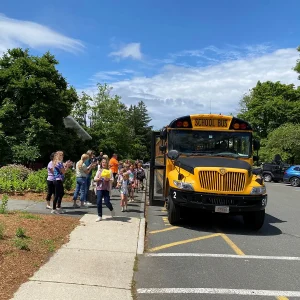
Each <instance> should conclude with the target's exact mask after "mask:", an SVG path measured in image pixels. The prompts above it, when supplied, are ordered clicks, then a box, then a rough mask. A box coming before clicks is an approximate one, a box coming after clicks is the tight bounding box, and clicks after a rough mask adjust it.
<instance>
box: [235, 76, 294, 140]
mask: <svg viewBox="0 0 300 300" xmlns="http://www.w3.org/2000/svg"><path fill="white" fill-rule="evenodd" d="M240 106H241V112H240V113H239V114H238V117H239V118H241V119H244V120H246V121H248V122H250V124H251V125H252V126H253V129H254V130H255V134H256V136H257V137H259V138H261V139H263V138H267V136H268V134H269V133H270V132H272V131H273V130H275V129H276V128H278V127H279V126H281V125H282V124H285V123H300V121H299V114H300V88H297V89H295V86H294V85H293V84H289V85H286V84H282V83H280V82H276V83H274V82H270V81H267V82H264V83H261V82H258V83H257V85H256V87H255V88H253V89H252V90H251V92H250V94H248V95H245V96H244V97H243V99H242V100H241V102H240Z"/></svg>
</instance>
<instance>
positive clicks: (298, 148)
mask: <svg viewBox="0 0 300 300" xmlns="http://www.w3.org/2000/svg"><path fill="white" fill-rule="evenodd" d="M275 154H280V155H281V157H282V159H283V160H284V161H286V162H288V163H291V164H299V163H300V124H291V123H286V124H283V125H282V126H280V127H279V128H277V129H275V130H274V131H272V132H271V133H270V134H269V135H268V139H267V140H265V141H264V147H263V152H262V157H264V158H267V160H268V161H270V160H271V159H273V157H274V156H275Z"/></svg>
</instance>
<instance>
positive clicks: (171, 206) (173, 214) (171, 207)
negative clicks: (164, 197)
mask: <svg viewBox="0 0 300 300" xmlns="http://www.w3.org/2000/svg"><path fill="white" fill-rule="evenodd" d="M168 220H169V223H170V224H171V225H175V224H177V223H178V222H179V221H180V207H179V206H178V205H176V204H175V203H174V202H173V200H172V198H171V197H169V198H168Z"/></svg>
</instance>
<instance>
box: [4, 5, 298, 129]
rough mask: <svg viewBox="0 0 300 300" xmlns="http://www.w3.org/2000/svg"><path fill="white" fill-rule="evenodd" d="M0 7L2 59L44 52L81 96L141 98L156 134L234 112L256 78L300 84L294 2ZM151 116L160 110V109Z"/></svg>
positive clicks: (128, 100)
mask: <svg viewBox="0 0 300 300" xmlns="http://www.w3.org/2000/svg"><path fill="white" fill-rule="evenodd" d="M86 2H87V3H84V1H81V2H79V1H78V2H77V3H78V4H76V3H75V4H74V2H73V1H69V0H67V1H66V0H64V1H57V0H55V1H51V3H50V2H49V3H47V4H45V3H43V1H36V0H28V1H26V2H23V1H14V0H11V1H7V2H4V3H2V4H1V8H0V52H3V51H5V50H6V49H7V48H11V47H15V46H21V47H28V48H30V50H31V53H33V54H42V53H43V52H45V51H47V50H50V51H51V52H52V53H53V54H55V56H56V57H57V59H58V60H59V62H60V65H59V67H58V68H59V70H60V71H61V72H62V74H63V75H64V76H65V77H66V78H67V80H68V82H69V83H70V84H71V85H73V86H75V87H76V88H77V89H78V90H79V91H82V90H84V91H86V92H88V93H90V94H93V93H94V92H95V85H96V83H97V82H101V83H104V82H107V83H109V84H111V85H112V86H113V87H114V92H115V93H117V94H119V95H121V96H122V101H123V102H125V103H126V104H128V105H129V104H135V103H137V101H139V100H143V101H144V102H145V103H146V105H147V107H148V110H149V113H150V115H151V117H152V119H153V121H152V124H153V125H154V126H155V128H159V127H161V126H163V125H165V124H167V123H168V122H169V121H170V120H172V118H176V117H179V116H180V115H182V114H189V113H195V112H199V113H209V110H210V103H211V110H212V112H213V113H224V114H226V113H231V112H232V113H236V112H237V110H238V102H239V100H240V98H241V97H242V95H243V94H244V93H245V92H247V91H248V90H249V89H250V88H252V87H253V86H255V84H256V82H257V80H262V81H265V80H273V81H277V80H280V81H282V82H284V83H294V84H296V85H299V81H298V80H297V74H296V73H295V72H293V71H292V70H291V69H292V67H294V65H295V63H296V60H297V58H298V57H299V55H298V53H297V52H296V50H295V49H296V47H297V46H298V45H300V19H299V11H300V1H298V0H286V1H279V0H251V1H249V0H247V1H246V0H244V1H238V0H210V1H206V0H201V1H200V0H199V1H197V0H194V1H191V0H185V1H179V0H178V1H177V3H176V2H175V1H170V0H164V1H156V0H155V1H146V0H145V1H130V0H127V1H121V0H120V1H86ZM158 108H159V109H158Z"/></svg>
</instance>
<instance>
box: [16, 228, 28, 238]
mask: <svg viewBox="0 0 300 300" xmlns="http://www.w3.org/2000/svg"><path fill="white" fill-rule="evenodd" d="M16 237H18V238H25V237H26V235H25V229H24V228H22V227H18V228H17V230H16Z"/></svg>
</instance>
